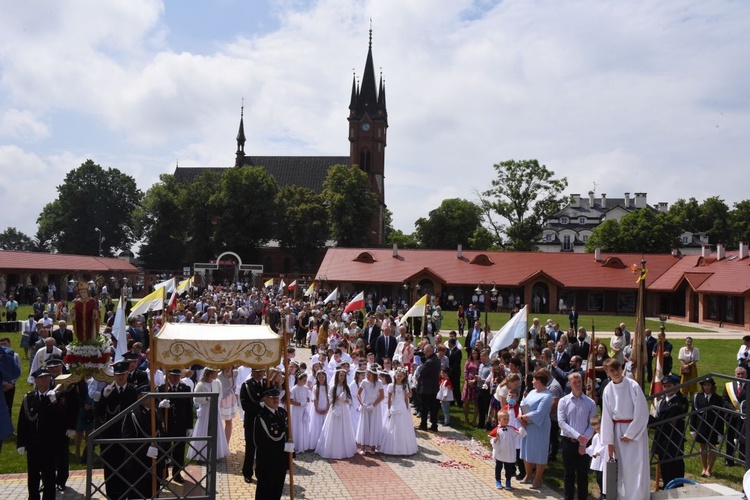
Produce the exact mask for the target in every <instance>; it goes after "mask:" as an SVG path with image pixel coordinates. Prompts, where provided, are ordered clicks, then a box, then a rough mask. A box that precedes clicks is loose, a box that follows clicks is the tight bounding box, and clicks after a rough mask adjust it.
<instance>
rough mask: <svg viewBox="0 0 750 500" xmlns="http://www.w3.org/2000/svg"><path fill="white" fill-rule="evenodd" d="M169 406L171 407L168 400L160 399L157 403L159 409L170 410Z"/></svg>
mask: <svg viewBox="0 0 750 500" xmlns="http://www.w3.org/2000/svg"><path fill="white" fill-rule="evenodd" d="M171 406H172V403H170V402H169V400H168V399H162V400H161V401H160V402H159V408H170V407H171Z"/></svg>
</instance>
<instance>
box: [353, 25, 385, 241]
mask: <svg viewBox="0 0 750 500" xmlns="http://www.w3.org/2000/svg"><path fill="white" fill-rule="evenodd" d="M348 120H349V143H350V148H349V165H357V166H358V167H359V168H360V169H361V170H362V171H363V172H365V173H366V174H367V177H368V179H369V180H370V187H371V188H372V192H373V193H374V194H375V197H376V198H377V200H378V205H379V208H378V214H377V215H376V217H375V219H374V220H373V221H372V224H371V227H370V234H371V235H372V238H371V240H370V244H372V245H374V246H383V245H384V244H385V212H386V206H385V147H386V143H387V139H386V137H387V131H388V110H387V109H386V105H385V81H384V80H383V76H382V74H381V75H380V85H379V86H378V85H377V83H376V81H375V65H374V64H373V58H372V23H371V24H370V37H369V43H368V45H367V59H366V60H365V71H364V73H363V74H362V79H361V81H360V82H359V83H358V82H357V81H356V78H355V80H354V81H352V96H351V99H350V101H349V118H348Z"/></svg>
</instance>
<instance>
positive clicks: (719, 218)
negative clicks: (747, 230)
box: [699, 196, 735, 246]
mask: <svg viewBox="0 0 750 500" xmlns="http://www.w3.org/2000/svg"><path fill="white" fill-rule="evenodd" d="M700 215H701V218H700V220H701V226H700V229H699V231H701V232H705V233H706V235H707V236H708V241H709V242H711V243H720V242H721V243H724V244H725V245H727V246H734V244H735V242H734V241H732V233H731V231H730V229H729V207H728V206H727V204H726V203H725V202H724V200H722V199H721V198H719V197H718V196H711V197H710V198H706V199H705V200H703V203H701V211H700Z"/></svg>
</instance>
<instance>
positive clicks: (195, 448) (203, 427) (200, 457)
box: [187, 368, 229, 462]
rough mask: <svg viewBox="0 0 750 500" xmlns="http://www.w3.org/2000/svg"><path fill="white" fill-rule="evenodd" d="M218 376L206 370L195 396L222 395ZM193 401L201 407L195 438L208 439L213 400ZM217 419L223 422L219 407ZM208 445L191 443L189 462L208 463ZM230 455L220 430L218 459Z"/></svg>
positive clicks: (200, 442)
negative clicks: (203, 394)
mask: <svg viewBox="0 0 750 500" xmlns="http://www.w3.org/2000/svg"><path fill="white" fill-rule="evenodd" d="M218 376H219V371H218V370H213V369H211V368H206V369H204V370H203V375H202V376H201V381H200V382H198V384H197V385H196V386H195V394H196V395H197V394H199V393H202V392H203V393H205V392H218V393H219V394H221V382H219V381H218V380H216V379H217V377H218ZM193 401H195V402H196V403H197V404H198V405H199V406H200V407H199V408H198V418H197V419H196V421H195V428H194V429H193V437H206V436H208V418H209V412H210V411H211V405H210V401H211V400H210V399H209V398H207V397H194V398H193ZM216 419H217V421H218V422H221V416H220V414H219V407H218V405H217V407H216ZM208 443H209V442H208V441H191V442H190V447H189V449H188V452H187V458H188V460H196V461H198V462H207V461H208V458H209V456H208V455H209V453H208ZM228 454H229V445H227V436H226V434H225V433H224V432H222V431H221V429H220V428H218V432H217V433H216V459H217V460H219V459H222V458H224V457H226V456H227V455H228Z"/></svg>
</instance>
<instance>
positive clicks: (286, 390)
mask: <svg viewBox="0 0 750 500" xmlns="http://www.w3.org/2000/svg"><path fill="white" fill-rule="evenodd" d="M288 320H289V315H288V314H287V315H285V316H284V317H283V318H282V321H281V336H282V338H283V339H284V346H283V348H282V350H281V354H282V356H284V403H285V404H286V414H287V419H286V432H287V436H289V439H287V442H289V443H293V442H294V436H293V435H292V406H291V398H290V395H289V356H287V352H286V350H287V347H289V332H288V331H287V329H286V322H287V321H288ZM287 455H288V456H289V498H290V499H291V500H294V458H293V453H287Z"/></svg>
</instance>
